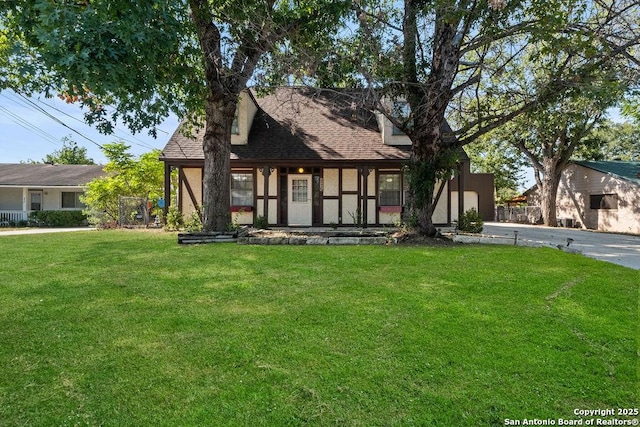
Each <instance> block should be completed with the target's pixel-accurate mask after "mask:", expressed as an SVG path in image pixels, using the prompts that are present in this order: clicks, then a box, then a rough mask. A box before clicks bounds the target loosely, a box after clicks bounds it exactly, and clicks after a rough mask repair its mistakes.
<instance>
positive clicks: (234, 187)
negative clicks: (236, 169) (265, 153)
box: [231, 173, 253, 206]
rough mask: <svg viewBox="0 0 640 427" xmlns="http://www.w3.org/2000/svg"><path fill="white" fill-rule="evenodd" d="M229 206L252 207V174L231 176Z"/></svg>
mask: <svg viewBox="0 0 640 427" xmlns="http://www.w3.org/2000/svg"><path fill="white" fill-rule="evenodd" d="M231 206H253V174H252V173H232V174H231Z"/></svg>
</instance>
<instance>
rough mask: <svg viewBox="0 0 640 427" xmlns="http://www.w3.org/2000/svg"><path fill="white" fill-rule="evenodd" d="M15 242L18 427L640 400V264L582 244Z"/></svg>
mask: <svg viewBox="0 0 640 427" xmlns="http://www.w3.org/2000/svg"><path fill="white" fill-rule="evenodd" d="M0 253H1V254H2V256H1V257H0V426H5V425H6V426H18V425H23V426H50V425H51V426H75V425H80V426H83V425H90V426H93V425H106V426H133V425H135V426H178V425H179V426H202V425H211V426H225V425H230V426H238V425H240V426H242V425H246V426H260V425H264V426H280V425H340V426H342V425H347V426H374V425H376V426H382V425H385V426H393V425H402V426H405V425H424V426H462V425H468V426H485V425H505V424H506V423H507V422H508V421H506V420H523V419H529V420H531V419H540V420H545V419H553V420H558V419H559V418H563V419H572V418H585V417H584V416H583V417H579V416H576V415H574V410H575V409H600V408H637V407H638V384H639V383H638V327H639V323H638V299H639V284H640V272H638V271H635V270H631V269H626V268H623V267H619V266H616V265H612V264H607V263H604V262H600V261H596V260H592V259H589V258H584V257H582V256H579V255H571V254H566V253H563V252H561V251H556V250H552V249H535V248H525V247H512V246H504V247H500V246H449V247H439V248H429V247H374V246H359V247H356V246H349V247H338V246H330V247H319V246H312V247H298V246H239V245H235V244H212V245H202V246H199V245H196V246H191V245H188V246H179V245H177V244H176V236H175V234H163V233H145V232H124V231H103V232H77V233H69V234H66V233H60V234H43V235H26V236H4V237H1V238H0ZM618 418H624V417H618Z"/></svg>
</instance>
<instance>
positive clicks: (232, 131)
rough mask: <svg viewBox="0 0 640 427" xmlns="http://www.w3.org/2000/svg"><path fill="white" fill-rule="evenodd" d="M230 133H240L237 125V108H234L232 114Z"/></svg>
mask: <svg viewBox="0 0 640 427" xmlns="http://www.w3.org/2000/svg"><path fill="white" fill-rule="evenodd" d="M231 133H232V134H233V135H240V127H239V126H238V110H236V114H235V115H234V116H233V123H232V124H231Z"/></svg>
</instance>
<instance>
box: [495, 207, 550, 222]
mask: <svg viewBox="0 0 640 427" xmlns="http://www.w3.org/2000/svg"><path fill="white" fill-rule="evenodd" d="M496 221H498V222H516V223H519V224H540V223H541V222H542V208H541V207H540V206H520V207H505V206H498V208H497V209H496Z"/></svg>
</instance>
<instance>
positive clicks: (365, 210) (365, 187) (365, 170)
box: [360, 166, 369, 228]
mask: <svg viewBox="0 0 640 427" xmlns="http://www.w3.org/2000/svg"><path fill="white" fill-rule="evenodd" d="M360 173H361V175H362V194H361V195H360V206H362V208H361V209H362V211H361V214H362V216H361V218H362V228H367V223H368V222H369V167H368V166H362V168H360Z"/></svg>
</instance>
